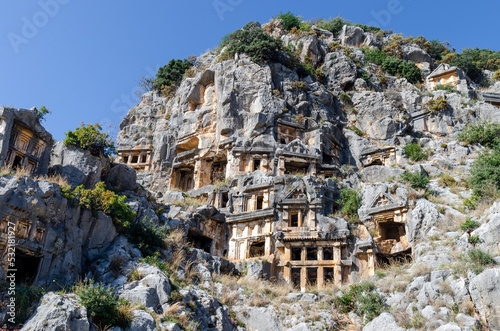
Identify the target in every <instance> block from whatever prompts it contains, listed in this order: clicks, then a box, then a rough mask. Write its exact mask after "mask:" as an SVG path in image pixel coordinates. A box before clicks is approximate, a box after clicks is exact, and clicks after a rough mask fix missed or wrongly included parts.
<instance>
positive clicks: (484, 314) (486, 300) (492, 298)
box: [469, 268, 500, 330]
mask: <svg viewBox="0 0 500 331" xmlns="http://www.w3.org/2000/svg"><path fill="white" fill-rule="evenodd" d="M469 291H470V295H471V297H472V300H473V301H474V304H475V306H476V308H477V310H478V311H479V314H480V315H481V318H482V319H483V321H484V322H485V323H486V324H487V325H488V326H489V327H490V328H491V329H492V330H496V329H500V302H499V301H498V298H500V269H499V268H495V269H487V270H485V271H483V272H482V273H480V274H479V275H477V276H476V277H472V278H471V280H470V285H469Z"/></svg>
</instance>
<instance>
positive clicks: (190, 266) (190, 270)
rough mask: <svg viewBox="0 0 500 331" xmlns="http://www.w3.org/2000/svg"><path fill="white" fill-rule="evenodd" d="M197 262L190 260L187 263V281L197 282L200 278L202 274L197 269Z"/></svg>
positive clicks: (185, 268)
mask: <svg viewBox="0 0 500 331" xmlns="http://www.w3.org/2000/svg"><path fill="white" fill-rule="evenodd" d="M196 263H197V262H195V261H192V260H189V261H187V262H186V265H185V266H184V278H185V280H187V281H188V280H191V281H193V280H195V279H199V278H200V274H199V273H198V270H196V268H195V264H196Z"/></svg>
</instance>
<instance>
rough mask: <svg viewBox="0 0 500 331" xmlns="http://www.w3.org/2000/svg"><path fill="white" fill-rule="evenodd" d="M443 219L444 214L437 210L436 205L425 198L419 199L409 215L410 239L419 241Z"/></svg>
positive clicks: (408, 228) (408, 231)
mask: <svg viewBox="0 0 500 331" xmlns="http://www.w3.org/2000/svg"><path fill="white" fill-rule="evenodd" d="M442 219H443V215H442V214H440V213H439V212H438V211H437V209H436V205H434V204H433V203H431V202H429V201H427V200H425V199H419V200H418V201H417V204H416V206H415V208H414V209H413V210H412V211H411V212H410V213H409V215H408V222H407V223H406V228H407V233H408V237H409V238H408V239H409V240H410V241H412V242H413V243H417V242H419V241H420V240H422V239H423V238H425V237H426V235H427V233H428V232H429V230H430V229H431V228H432V227H433V226H436V225H437V224H438V222H440V221H442Z"/></svg>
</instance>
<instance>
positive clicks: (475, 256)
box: [467, 249, 496, 273]
mask: <svg viewBox="0 0 500 331" xmlns="http://www.w3.org/2000/svg"><path fill="white" fill-rule="evenodd" d="M467 255H468V260H469V262H470V263H472V265H471V266H470V267H471V269H472V271H474V272H475V273H480V272H482V271H483V270H484V267H485V266H487V265H490V264H496V262H495V260H493V257H492V256H491V255H490V254H488V253H486V252H485V251H482V250H480V249H471V250H470V251H469V252H468V254H467Z"/></svg>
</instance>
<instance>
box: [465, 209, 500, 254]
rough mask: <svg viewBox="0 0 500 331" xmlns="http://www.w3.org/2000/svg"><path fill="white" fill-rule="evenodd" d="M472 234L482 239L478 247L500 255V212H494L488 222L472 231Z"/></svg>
mask: <svg viewBox="0 0 500 331" xmlns="http://www.w3.org/2000/svg"><path fill="white" fill-rule="evenodd" d="M471 235H472V236H478V237H479V239H480V242H479V244H477V247H478V248H479V249H482V250H483V251H486V252H488V253H489V254H491V255H493V256H496V255H500V241H499V240H498V238H500V213H499V214H492V215H490V216H489V217H488V222H487V223H484V224H482V225H481V226H480V227H479V228H477V229H476V230H474V231H473V232H472V233H471Z"/></svg>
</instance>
